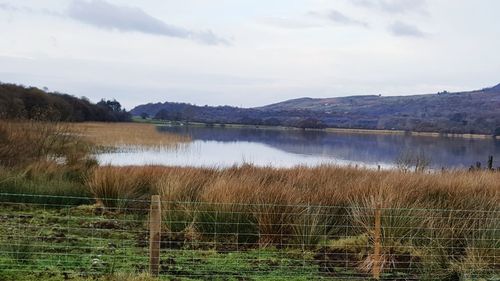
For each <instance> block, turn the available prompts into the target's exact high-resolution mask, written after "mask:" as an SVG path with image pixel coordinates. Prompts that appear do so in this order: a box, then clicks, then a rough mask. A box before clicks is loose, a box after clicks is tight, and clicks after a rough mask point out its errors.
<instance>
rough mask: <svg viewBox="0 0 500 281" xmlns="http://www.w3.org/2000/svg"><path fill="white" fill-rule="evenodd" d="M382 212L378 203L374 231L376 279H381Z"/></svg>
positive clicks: (374, 269)
mask: <svg viewBox="0 0 500 281" xmlns="http://www.w3.org/2000/svg"><path fill="white" fill-rule="evenodd" d="M381 221H382V212H381V210H380V203H377V205H376V207H375V229H374V235H373V236H374V237H373V240H374V251H373V268H372V275H373V278H374V279H377V280H379V279H380V248H381V245H380V244H381V243H380V235H381V224H382V222H381Z"/></svg>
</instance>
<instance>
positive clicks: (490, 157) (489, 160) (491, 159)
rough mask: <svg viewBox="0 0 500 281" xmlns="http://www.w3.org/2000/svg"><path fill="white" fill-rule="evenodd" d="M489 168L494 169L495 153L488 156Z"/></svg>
mask: <svg viewBox="0 0 500 281" xmlns="http://www.w3.org/2000/svg"><path fill="white" fill-rule="evenodd" d="M488 170H493V155H490V156H489V157H488Z"/></svg>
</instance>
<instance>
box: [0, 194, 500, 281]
mask: <svg viewBox="0 0 500 281" xmlns="http://www.w3.org/2000/svg"><path fill="white" fill-rule="evenodd" d="M151 203H152V202H151V200H150V199H145V200H118V199H109V198H102V199H91V198H78V197H57V196H34V195H15V194H5V193H3V194H2V193H0V206H1V208H0V279H2V276H16V274H35V275H36V276H45V275H47V274H49V275H51V276H61V277H62V278H64V279H71V278H101V277H105V276H110V275H113V274H117V273H129V274H141V273H149V272H151V270H152V268H151V262H152V261H153V262H154V260H152V259H151V258H152V254H153V255H154V253H153V252H154V250H155V247H154V245H157V246H158V249H159V251H158V255H159V261H158V264H157V265H158V267H157V273H158V277H159V278H162V279H165V280H193V279H194V280H284V279H290V280H366V279H368V278H375V279H380V280H459V279H460V278H463V279H465V280H478V279H480V278H483V280H498V278H499V276H500V263H499V262H500V207H498V208H493V209H482V208H478V209H474V210H447V209H429V208H403V207H398V208H393V207H388V206H383V205H379V204H375V205H370V204H354V203H353V204H349V205H346V206H317V205H309V204H295V205H287V204H278V203H277V204H262V203H257V202H256V203H254V204H248V203H222V202H177V201H176V202H172V201H161V202H159V203H160V204H159V209H157V211H158V212H159V214H161V215H160V216H159V217H158V218H154V216H152V215H151V214H152V212H155V211H153V210H154V209H153V208H152V204H151ZM155 222H156V223H159V227H158V228H154V227H152V226H154V223H155ZM160 229H161V230H160ZM156 231H158V232H159V235H158V236H154V235H152V234H153V233H152V232H156ZM155 242H156V243H155ZM152 245H153V246H152ZM153 273H156V272H154V271H153ZM453 278H458V279H453Z"/></svg>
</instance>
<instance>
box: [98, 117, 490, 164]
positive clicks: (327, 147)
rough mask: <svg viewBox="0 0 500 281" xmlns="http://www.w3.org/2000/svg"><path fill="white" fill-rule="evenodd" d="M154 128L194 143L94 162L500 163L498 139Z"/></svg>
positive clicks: (123, 153) (123, 152) (121, 153)
mask: <svg viewBox="0 0 500 281" xmlns="http://www.w3.org/2000/svg"><path fill="white" fill-rule="evenodd" d="M158 130H160V131H161V132H168V133H175V134H184V135H189V136H190V137H191V139H192V142H190V143H187V144H185V145H181V146H180V147H179V148H177V149H161V150H158V149H144V148H141V149H124V150H120V151H118V152H114V153H104V154H100V155H98V160H99V161H100V163H101V164H112V165H145V164H158V165H175V166H194V167H228V166H232V165H241V164H243V163H250V164H254V165H258V166H267V165H270V166H274V167H293V166H297V165H307V166H315V165H320V164H333V165H341V166H347V165H352V166H355V165H358V166H363V167H368V168H375V167H377V166H378V165H380V166H381V167H382V168H391V167H394V166H395V161H396V159H398V157H400V156H401V155H404V154H407V153H409V152H412V153H418V154H422V153H423V154H424V155H425V158H427V159H429V161H430V166H431V167H432V168H435V169H440V168H441V167H445V168H467V167H470V166H471V165H473V164H475V163H476V162H477V161H481V162H482V164H483V166H485V165H486V161H487V159H488V156H489V155H493V156H494V159H495V160H500V141H498V140H493V139H465V138H448V137H424V136H407V135H390V134H388V135H385V134H354V133H332V132H325V131H304V130H283V129H258V128H222V127H199V126H160V127H158ZM495 166H500V164H498V162H497V163H496V165H495Z"/></svg>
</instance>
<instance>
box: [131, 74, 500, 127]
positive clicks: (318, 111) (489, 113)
mask: <svg viewBox="0 0 500 281" xmlns="http://www.w3.org/2000/svg"><path fill="white" fill-rule="evenodd" d="M131 113H132V114H134V115H144V114H147V115H149V116H151V117H155V118H158V119H166V120H176V121H196V122H204V123H239V124H252V125H283V126H294V127H302V128H324V127H335V128H357V129H384V130H408V131H425V132H440V133H476V134H492V135H500V84H499V85H497V86H494V87H491V88H484V89H481V90H475V91H467V92H456V93H450V92H446V91H445V92H439V93H436V94H426V95H411V96H387V97H384V96H378V95H366V96H350V97H335V98H299V99H293V100H288V101H284V102H280V103H275V104H270V105H266V106H262V107H255V108H237V107H230V106H217V107H212V106H196V105H191V104H186V103H171V102H165V103H155V104H152V103H150V104H145V105H140V106H137V107H135V108H134V109H132V111H131Z"/></svg>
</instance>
